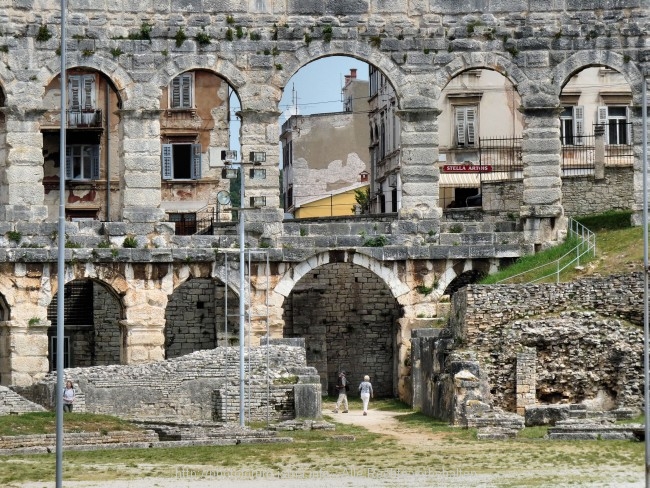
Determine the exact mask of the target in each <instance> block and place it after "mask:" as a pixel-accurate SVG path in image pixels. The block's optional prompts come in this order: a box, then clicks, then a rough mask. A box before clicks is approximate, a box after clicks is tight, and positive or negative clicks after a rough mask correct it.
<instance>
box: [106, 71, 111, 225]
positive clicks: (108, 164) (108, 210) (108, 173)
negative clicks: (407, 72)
mask: <svg viewBox="0 0 650 488" xmlns="http://www.w3.org/2000/svg"><path fill="white" fill-rule="evenodd" d="M109 90H110V85H109V83H108V82H106V103H105V111H106V216H105V219H106V222H110V221H111V155H110V149H111V143H110V141H111V114H110V110H109V103H110V93H109Z"/></svg>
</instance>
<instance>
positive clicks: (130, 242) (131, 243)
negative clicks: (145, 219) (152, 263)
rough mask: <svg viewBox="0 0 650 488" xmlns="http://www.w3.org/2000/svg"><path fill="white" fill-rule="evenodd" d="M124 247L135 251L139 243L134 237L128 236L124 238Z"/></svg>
mask: <svg viewBox="0 0 650 488" xmlns="http://www.w3.org/2000/svg"><path fill="white" fill-rule="evenodd" d="M122 247H125V248H129V249H135V248H137V247H138V241H137V239H136V238H135V237H133V236H126V237H125V238H124V242H123V243H122Z"/></svg>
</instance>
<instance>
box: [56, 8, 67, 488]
mask: <svg viewBox="0 0 650 488" xmlns="http://www.w3.org/2000/svg"><path fill="white" fill-rule="evenodd" d="M66 11H67V5H66V0H61V48H60V49H61V76H60V78H61V122H60V127H59V130H60V134H59V137H60V141H59V155H60V156H59V222H58V232H59V240H58V246H59V249H58V253H57V284H58V290H57V293H58V296H59V298H58V300H57V304H56V393H55V395H54V398H55V399H56V401H55V403H54V405H55V407H56V469H55V482H56V488H61V487H62V486H63V401H62V392H63V366H64V364H63V355H64V349H63V341H64V335H65V328H64V327H65V324H64V313H63V312H64V308H63V307H64V304H65V276H64V275H65V159H66V158H65V155H66V150H65V148H66V133H65V131H66V125H67V117H66V113H67V112H66V111H67V108H68V106H67V105H68V104H67V100H66V89H65V87H66V71H65V67H66V63H65V62H66V59H65V58H66Z"/></svg>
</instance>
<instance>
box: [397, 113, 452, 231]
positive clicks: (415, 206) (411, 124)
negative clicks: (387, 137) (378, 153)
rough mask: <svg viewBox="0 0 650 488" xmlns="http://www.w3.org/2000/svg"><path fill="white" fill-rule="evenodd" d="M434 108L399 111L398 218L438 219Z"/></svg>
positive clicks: (439, 211) (436, 122)
mask: <svg viewBox="0 0 650 488" xmlns="http://www.w3.org/2000/svg"><path fill="white" fill-rule="evenodd" d="M439 114H440V110H438V109H435V108H427V109H409V110H400V111H398V112H397V115H398V116H399V118H400V123H401V129H402V133H401V150H400V158H401V167H402V169H401V173H400V174H401V179H402V207H401V209H400V212H399V213H400V218H402V219H404V218H406V219H409V218H415V219H435V220H438V219H440V216H441V215H442V209H441V208H440V207H438V196H439V187H438V181H439V179H440V172H439V170H438V169H437V168H436V167H435V163H436V162H437V161H438V115H439Z"/></svg>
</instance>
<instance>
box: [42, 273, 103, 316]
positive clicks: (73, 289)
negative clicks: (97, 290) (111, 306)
mask: <svg viewBox="0 0 650 488" xmlns="http://www.w3.org/2000/svg"><path fill="white" fill-rule="evenodd" d="M63 290H64V291H63V295H64V307H63V314H64V315H63V322H64V324H65V326H66V327H67V326H70V325H93V323H94V320H95V312H94V306H93V303H94V302H93V282H92V280H74V281H71V282H70V283H67V284H66V285H65V288H64V289H63ZM59 298H60V293H57V294H56V295H54V298H52V301H51V302H50V305H49V306H48V307H47V319H48V320H49V321H50V322H52V326H53V327H56V325H57V320H58V316H57V308H58V300H59Z"/></svg>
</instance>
